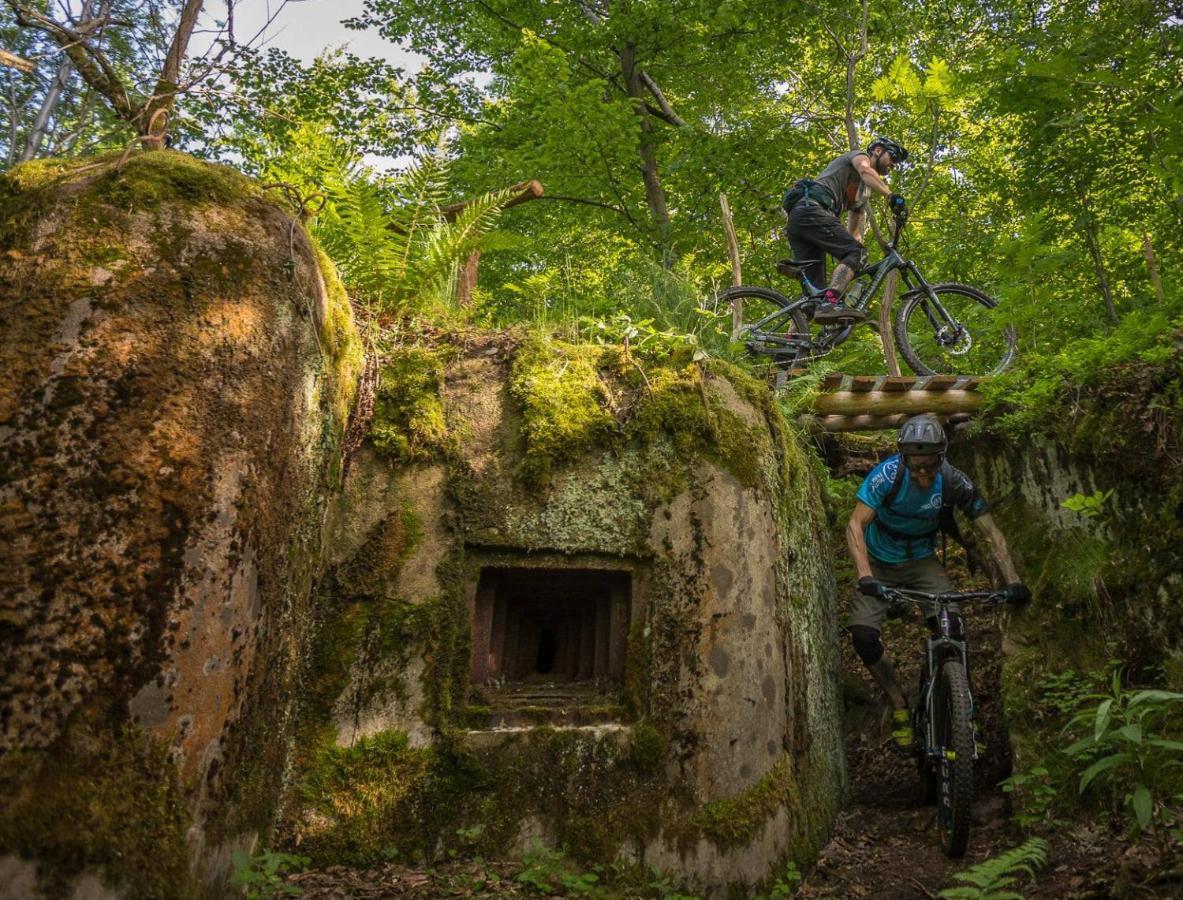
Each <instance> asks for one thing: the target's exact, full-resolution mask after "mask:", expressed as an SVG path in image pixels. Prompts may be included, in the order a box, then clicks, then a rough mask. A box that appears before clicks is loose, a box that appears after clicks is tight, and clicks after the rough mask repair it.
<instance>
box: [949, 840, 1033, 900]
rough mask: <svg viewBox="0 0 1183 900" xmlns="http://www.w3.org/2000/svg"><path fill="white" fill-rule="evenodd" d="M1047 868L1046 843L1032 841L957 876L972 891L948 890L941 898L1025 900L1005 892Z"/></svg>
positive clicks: (953, 899) (955, 876) (1027, 841)
mask: <svg viewBox="0 0 1183 900" xmlns="http://www.w3.org/2000/svg"><path fill="white" fill-rule="evenodd" d="M1045 865H1047V841H1045V840H1043V838H1029V839H1028V840H1026V841H1024V842H1023V843H1022V844H1020V845H1019V846H1018V847H1014V848H1013V849H1011V850H1007V851H1006V852H1005V853H1000V854H999V855H998V856H995V857H992V858H990V859H987V860H985V861H983V862H980V863H978V864H977V865H976V866H971V867H970V868H968V869H966V870H965V871H964V872H958V873H957V874H956V875H954V876H953V877H954V879H956V880H957V881H962V882H968V883H969V884H970V885H973V887H969V886H965V887H962V886H957V887H950V888H945V890H943V891H941V893H940V894H939V895H938V896H939V897H942V898H944V900H1023V895H1022V894H1019V893H1016V892H1015V891H1010V890H1005V889H1006V888H1009V887H1010V886H1011V885H1013V884H1014V883H1015V881H1016V880H1017V878H1018V876H1019V875H1026V876H1027V877H1028V878H1034V877H1035V872H1036V870H1038V869H1040V868H1042V867H1043V866H1045Z"/></svg>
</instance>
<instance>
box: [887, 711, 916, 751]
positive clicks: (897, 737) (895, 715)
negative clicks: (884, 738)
mask: <svg viewBox="0 0 1183 900" xmlns="http://www.w3.org/2000/svg"><path fill="white" fill-rule="evenodd" d="M891 724H892V726H893V728H892V730H891V739H892V741H893V742H894V743H895V746H896V748H897V749H898V750H902V751H903V752H905V753H911V752H912V745H913V744H914V743H915V736H914V735H913V733H912V714H911V713H910V712H908V710H907V709H893V710H892V711H891Z"/></svg>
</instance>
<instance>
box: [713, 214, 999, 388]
mask: <svg viewBox="0 0 1183 900" xmlns="http://www.w3.org/2000/svg"><path fill="white" fill-rule="evenodd" d="M906 221H907V217H906V216H901V215H897V216H895V217H894V220H893V224H892V230H891V241H890V242H889V243H886V244H884V245H883V247H884V251H885V254H886V255H885V256H884V257H883V259H881V260H879V261H878V262H877V263H875V264H874V265H871V266H867V267H865V268H864V269H863V270H862V271H861V272H860V273H859V274H858V277H856V278H855V279H854V280H852V281H851V283H850V286H849V288H848V289H847V292H846V295H845V296H844V297H843V302H844V303H845V304H846V305H847V306H850V307H853V308H855V309H859V310H864V311H865V310H866V309H867V307H868V306H869V305H870V303H871V300H872V299H873V298H874V296H875V294H876V293H877V292H878V291H879V288H880V286H881V285H882V284H883V282H884V280H885V279H886V278H887V276H888V274H889V273H891V272H893V271H896V270H898V271H899V273H900V276H901V278H902V279H903V281H904V285H905V286H906V288H907V290H906V291H905V292H904V294H903V296H902V297H901V298H900V306H899V313H898V314H897V316H896V320H895V326H894V328H893V335H894V339H895V343H896V346H897V347H898V348H899V351H900V355H901V356H903V358H904V360H905V361H906V362H907V363H908V366H909V367H910V368H911V369H912V371H913V372H915V373H916V374H917V375H996V374H998V373H999V372H1001V371H1002V370H1003V369H1005V368H1006V367H1007V366H1009V365H1010V364H1011V362H1012V360H1013V359H1014V357H1015V340H1016V334H1015V329H1014V328H1013V326H1011V325H1009V324H1007V323H1006V322H1005V320H1004V319H1003V317H1002V316H1001V315H999V312H998V301H997V300H995V299H994V298H993V297H990V296H988V295H987V294H984V293H983V292H982V291H979V290H978V289H977V288H973V287H969V286H968V285H964V284H957V283H955V282H942V283H940V284H929V282H928V281H927V280H925V278H924V276H923V275H922V274H921V273H920V269H919V268H917V266H916V264H915V263H914V262H912V261H911V260H909V259H906V258H904V256H903V255H902V254H901V253H900V250H899V241H900V236H901V235H902V233H903V230H904V225H905V223H906ZM813 262H815V261H814V260H801V259H789V260H781V261H780V262H778V263H777V264H776V268H777V271H778V272H780V273H781V274H782V275H785V276H788V277H793V278H797V279H798V280H799V281H800V282H801V288H802V295H801V297H800V299H798V300H795V301H794V300H790V299H789V298H788V297H786V296H785V295H784V294H782V293H780V292H779V291H775V290H773V289H771V288H764V287H755V286H750V285H738V286H736V287H731V288H728V289H727V290H725V291H723V292H722V293H721V294H720V295H719V299H720V301H725V302H728V303H732V304H734V303H736V302H737V301H738V302H742V304H743V324H742V326H741V328H740V329H739V334H738V336H737V337H738V339H739V340H742V341H743V342H744V343H745V344H746V346H747V349H748V351H749V352H750V353H752V354H755V355H759V356H766V357H768V358H770V359H771V360H772V361H773V363H774V364H776V365H777V366H780V367H782V368H791V367H795V366H802V365H806V364H808V363H809V361H811V360H813V359H816V358H818V357H820V356H824V355H825V354H827V353H829V352H830V351H831V350H833V349H834V348H835V347H837V346H839V345H840V344H842V343H843V342H844V341H846V339H847V338H849V337H850V335H851V332H853V331H854V329H855V328H856V327H857V324H852V323H845V324H844V323H842V322H835V323H829V324H826V325H824V326H821V325H820V323H818V327H817V328H816V329H814V328H812V327H811V320H812V318H813V313H814V311H815V310H816V309H817V305H818V304H819V303H820V302H822V301H821V295H822V291H823V288H819V287H817V286H816V285H814V284H813V283H812V282H811V281H810V280H809V278H808V277H807V276H806V275H805V268H806V267H807V266H809V265H811V264H812V263H813Z"/></svg>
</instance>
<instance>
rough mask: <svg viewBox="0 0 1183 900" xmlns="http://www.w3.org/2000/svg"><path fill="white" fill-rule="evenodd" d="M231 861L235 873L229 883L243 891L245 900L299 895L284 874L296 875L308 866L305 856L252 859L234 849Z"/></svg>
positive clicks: (263, 855)
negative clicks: (291, 873)
mask: <svg viewBox="0 0 1183 900" xmlns="http://www.w3.org/2000/svg"><path fill="white" fill-rule="evenodd" d="M231 858H232V860H233V862H234V872H233V874H232V875H231V876H230V883H231V884H233V885H234V886H235V887H240V888H242V889H243V895H244V896H245V898H246V900H269V898H273V897H279V896H286V897H298V896H299V895H300V893H301V891H300V889H299V888H298V887H296V885H294V884H290V883H288V882H287V881H286V873H288V872H298V871H299V870H301V869H303V868H304V867H305V866H307V865H308V863H309V862H310V860H309V858H308V857H307V856H296V855H293V854H290V853H271V852H263V853H260V854H258V855H257V856H251V855H250V854H248V853H247V852H246V851H245V850H242V849H236V850H235V851H234V853H233V854H232V857H231Z"/></svg>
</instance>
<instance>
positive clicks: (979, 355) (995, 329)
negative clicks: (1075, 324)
mask: <svg viewBox="0 0 1183 900" xmlns="http://www.w3.org/2000/svg"><path fill="white" fill-rule="evenodd" d="M932 290H933V293H935V294H936V295H937V297H938V298H940V300H941V303H942V304H945V305H947V306H949V307H952V310H951V311H952V312H953V314H954V315H957V311H958V310H961V311H962V315H961V317H960V318H961V320H962V324H968V326H969V334H970V336H971V338H972V339H973V340H974V342H975V344H977V345H981V348H982V349H978V350H977V351H976V352H975V351H974V350H972V349H971V350H970V351H968V352H969V353H973V355H972V356H970V355H968V353H967V355H965V356H961V355H958V354H957V353H954V352H949V351H948V350H947V349H945V348H942V347H941V346H940V345H939V343H938V341H937V340H936V336H935V334H934V333H933V331H932V326H931V325H930V323H929V322H928V319H927V318H926V317H925V314H924V310H925V308H926V306H927V301H928V294H926V293H925V292H924V291H923V290H915V291H909V292H908V293H907V294H905V295H904V297H903V302H902V304H901V306H900V310H899V313H898V314H897V316H896V320H895V326H894V328H893V332H894V336H895V343H896V346H897V347H899V349H900V355H901V356H903V358H904V360H905V362H907V363H908V366H909V368H911V369H912V371H913V372H915V373H916V374H917V375H997V374H998V373H1000V372H1002V371H1003V370H1004V369H1005V368H1006V367H1007V366H1009V365H1010V364H1011V362H1012V361H1013V360H1014V358H1015V332H1014V329H1013V328H1011V327H1010V326H1008V325H1006V324H1005V322H1003V320H1002V319H1001V317H1000V313H999V310H998V309H997V307H996V305H995V303H994V301H993V300H991V299H990V298H989V297H988V296H987V295H986V294H983V293H982V292H981V291H979V290H978V289H977V288H972V287H969V286H968V285H964V284H957V283H955V282H951V281H950V282H944V283H942V284H934V285H932ZM913 319H914V320H915V321H913ZM965 319H971V320H972V321H969V322H966V321H964V320H965ZM910 326H911V328H912V329H914V330H913V331H912V333H911V336H910V335H909V328H910Z"/></svg>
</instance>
